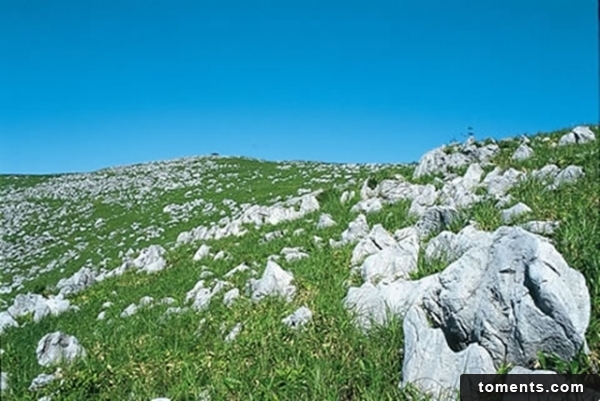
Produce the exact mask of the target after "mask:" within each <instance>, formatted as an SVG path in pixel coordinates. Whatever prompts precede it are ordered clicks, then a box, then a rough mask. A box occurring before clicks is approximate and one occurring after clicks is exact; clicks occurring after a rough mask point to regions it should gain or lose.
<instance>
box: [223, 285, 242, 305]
mask: <svg viewBox="0 0 600 401" xmlns="http://www.w3.org/2000/svg"><path fill="white" fill-rule="evenodd" d="M239 297H240V290H238V289H237V288H232V289H231V290H229V291H227V292H226V293H225V295H223V304H224V305H225V306H231V305H232V304H233V302H234V301H235V300H236V299H238V298H239Z"/></svg>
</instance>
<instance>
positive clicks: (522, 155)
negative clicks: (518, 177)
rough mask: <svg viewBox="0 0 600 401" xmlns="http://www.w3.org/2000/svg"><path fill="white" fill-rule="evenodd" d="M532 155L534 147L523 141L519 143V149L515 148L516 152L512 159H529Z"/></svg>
mask: <svg viewBox="0 0 600 401" xmlns="http://www.w3.org/2000/svg"><path fill="white" fill-rule="evenodd" d="M531 156H533V149H531V148H530V147H529V146H527V145H526V144H525V143H522V144H521V145H519V147H518V148H517V150H515V153H513V155H512V159H513V160H518V161H522V160H527V159H529V158H530V157H531Z"/></svg>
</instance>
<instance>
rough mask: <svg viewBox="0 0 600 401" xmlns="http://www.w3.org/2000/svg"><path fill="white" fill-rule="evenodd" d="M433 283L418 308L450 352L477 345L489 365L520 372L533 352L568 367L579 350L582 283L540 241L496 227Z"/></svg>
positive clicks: (585, 318) (586, 307) (583, 320)
mask: <svg viewBox="0 0 600 401" xmlns="http://www.w3.org/2000/svg"><path fill="white" fill-rule="evenodd" d="M439 279H440V283H441V289H440V290H439V291H438V292H437V293H436V294H435V295H427V296H426V297H425V299H424V305H425V307H426V310H427V311H428V312H429V314H430V317H431V319H432V320H433V321H434V323H435V325H436V326H438V327H441V328H442V329H443V331H444V333H445V336H446V341H447V342H448V344H449V345H450V347H451V348H452V349H453V350H455V351H460V350H462V349H465V348H466V347H468V346H469V345H470V344H473V343H477V344H479V345H481V346H483V347H484V348H485V349H487V350H488V352H489V353H490V355H491V356H492V359H493V360H494V362H495V363H496V364H497V365H499V364H500V363H512V364H515V365H522V366H528V364H529V363H530V362H531V361H532V360H534V359H535V358H536V357H537V353H538V352H539V351H544V352H547V353H554V354H556V355H558V356H559V357H561V358H563V359H565V360H570V359H571V358H572V357H573V356H574V355H575V354H576V353H577V352H578V351H579V350H580V349H581V348H582V347H583V346H584V345H585V338H584V333H585V330H586V328H587V325H588V322H589V317H590V298H589V294H588V290H587V287H586V284H585V279H584V278H583V276H582V275H581V273H579V272H578V271H576V270H574V269H572V268H570V267H569V266H568V265H567V263H566V262H565V260H564V259H563V258H562V256H561V255H560V254H559V253H558V252H557V251H556V250H555V249H554V247H553V246H552V244H551V243H550V242H548V241H547V240H546V239H544V238H543V237H540V236H537V235H534V234H531V233H528V232H527V231H525V230H523V229H521V228H519V227H501V228H499V229H498V230H496V231H495V232H494V233H493V235H492V236H491V240H490V241H489V242H488V243H486V244H484V246H475V247H473V248H471V249H470V250H469V251H468V252H466V253H465V254H464V255H463V256H462V257H461V258H460V259H458V260H457V261H456V262H454V263H452V264H451V265H450V266H448V267H447V268H446V269H445V270H444V271H443V272H441V273H440V278H439Z"/></svg>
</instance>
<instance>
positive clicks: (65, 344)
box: [35, 331, 86, 366]
mask: <svg viewBox="0 0 600 401" xmlns="http://www.w3.org/2000/svg"><path fill="white" fill-rule="evenodd" d="M35 352H36V356H37V361H38V363H39V364H40V365H41V366H50V365H55V364H57V363H60V362H63V361H65V362H72V361H73V360H75V359H76V358H80V357H82V358H83V357H85V356H86V351H85V349H84V348H83V347H82V346H81V345H80V344H79V341H77V338H75V337H74V336H70V335H67V334H64V333H61V332H60V331H55V332H53V333H49V334H46V335H45V336H44V337H42V339H41V340H40V341H39V343H38V345H37V349H36V351H35Z"/></svg>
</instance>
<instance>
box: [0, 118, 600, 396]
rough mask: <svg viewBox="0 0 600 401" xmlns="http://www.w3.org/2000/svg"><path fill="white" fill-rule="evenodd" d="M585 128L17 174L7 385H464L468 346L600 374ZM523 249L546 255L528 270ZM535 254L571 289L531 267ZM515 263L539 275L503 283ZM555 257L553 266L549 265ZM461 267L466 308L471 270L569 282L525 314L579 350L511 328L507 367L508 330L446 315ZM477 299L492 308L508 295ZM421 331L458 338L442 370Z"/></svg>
mask: <svg viewBox="0 0 600 401" xmlns="http://www.w3.org/2000/svg"><path fill="white" fill-rule="evenodd" d="M592 131H593V133H595V135H596V136H597V135H598V128H597V127H593V128H592ZM570 132H571V130H570V129H569V130H562V131H557V132H553V133H549V134H539V135H536V136H532V137H529V138H525V137H524V138H519V139H509V140H505V141H500V142H498V143H496V142H494V141H492V140H487V141H484V142H474V141H472V140H469V141H467V142H466V143H464V144H452V145H449V146H444V147H441V148H439V149H436V150H434V151H432V152H429V153H428V154H426V155H425V156H424V157H423V158H422V159H421V161H420V162H419V164H418V165H416V166H415V165H337V164H336V165H334V164H323V163H305V162H293V163H271V162H264V161H258V160H251V159H242V158H220V157H205V158H187V159H178V160H173V161H166V162H158V163H149V164H142V165H135V166H127V167H119V168H111V169H105V170H101V171H98V172H95V173H90V174H68V175H59V176H47V177H46V176H2V177H0V198H1V199H2V204H1V206H0V211H1V213H2V233H1V235H2V237H1V242H0V252H1V254H2V256H3V258H2V260H1V261H0V263H1V265H0V348H1V349H2V351H0V354H1V355H0V358H1V359H0V361H1V364H0V371H2V372H3V376H2V384H3V386H4V389H3V390H2V391H3V393H2V394H3V399H15V400H28V399H32V400H37V399H40V398H41V397H43V396H49V397H52V399H54V400H83V399H98V400H113V399H132V400H150V399H153V398H156V397H169V398H170V399H171V400H197V399H213V400H220V399H230V400H236V399H239V400H242V399H244V400H245V399H260V400H263V399H326V400H351V399H367V400H369V399H371V400H381V399H398V398H403V397H405V396H410V395H414V394H417V393H418V392H419V391H434V392H435V391H438V390H440V389H439V388H435V386H434V387H427V386H426V385H422V384H419V383H418V380H417V379H423V378H427V377H429V376H431V377H430V378H431V379H435V380H442V379H443V380H449V382H448V383H449V387H452V385H451V382H452V380H454V379H455V376H456V372H448V371H444V369H446V370H448V369H450V367H451V366H455V365H453V364H457V363H458V364H461V363H462V362H464V360H463V359H461V358H463V355H464V353H465V352H467V351H468V352H478V353H479V354H477V355H480V356H481V358H482V359H481V361H480V362H479V363H478V364H475V365H476V366H474V369H480V370H481V371H490V370H492V371H498V370H500V371H504V370H507V369H510V368H511V367H512V366H516V365H521V366H523V367H526V368H534V367H540V366H541V367H544V368H547V369H553V370H555V371H560V372H573V373H580V372H597V366H598V361H599V359H598V358H599V356H600V354H599V353H600V327H599V322H600V282H599V281H598V272H599V271H600V252H599V251H598V249H597V248H598V244H599V243H600V227H599V221H600V219H599V217H600V216H599V213H600V212H599V208H598V206H599V201H600V188H599V182H600V179H599V174H598V173H599V172H598V160H599V159H598V157H599V154H598V145H597V144H598V141H596V140H589V141H588V140H586V138H588V137H589V134H590V131H588V130H586V129H581V128H577V129H576V130H575V133H571V134H569V133H570ZM570 142H573V143H570ZM548 165H555V167H554V168H553V167H548ZM520 203H522V204H523V205H520V206H517V207H516V208H513V206H514V205H518V204H520ZM361 216H362V217H361ZM531 222H537V223H531ZM517 227H522V228H523V229H521V228H517ZM531 232H536V233H537V235H534V234H531ZM544 238H547V239H548V240H549V241H546V240H545V239H544ZM499 243H500V244H505V247H504V248H502V247H501V245H497V244H499ZM517 244H520V245H519V246H517ZM502 246H504V245H502ZM528 247H529V248H528ZM555 251H556V252H555ZM532 252H533V254H534V255H533V256H531V255H530V254H531V253H532ZM465 255H466V256H465ZM477 255H479V256H477ZM498 255H500V256H498ZM523 255H530V256H528V257H529V258H530V259H531V260H533V261H535V263H533V262H531V263H529V262H526V263H525V264H523V266H522V269H523V271H520V270H519V269H521V267H520V266H521V265H519V263H521V262H515V261H516V260H521V259H523V258H524V257H522V256H523ZM474 257H481V258H482V259H477V261H478V262H477V263H474V262H468V260H475V259H473V258H474ZM511 258H512V259H511ZM494 261H497V263H496V262H494ZM538 261H539V263H540V264H541V265H544V263H545V264H546V265H547V266H548V265H552V267H553V269H554V270H555V271H560V272H562V276H561V277H563V278H561V280H563V279H564V277H566V276H568V277H570V281H569V286H572V287H573V288H571V289H569V290H565V289H564V288H565V287H568V286H566V285H565V283H564V282H563V281H560V282H558V281H557V282H556V283H555V284H553V285H554V286H553V287H552V286H550V287H547V286H545V284H540V285H538V286H536V284H535V283H534V284H531V281H532V280H533V281H535V280H534V278H535V277H537V276H535V274H534V273H532V271H534V270H535V268H536V267H535V266H537V264H536V263H537V262H538ZM484 265H485V266H486V267H485V269H483V268H481V266H484ZM497 265H498V266H497ZM507 266H512V268H513V273H514V272H516V273H515V274H516V276H519V274H522V275H524V277H525V278H523V279H522V280H521V281H520V282H519V283H518V284H519V285H522V286H523V288H525V290H524V291H525V292H526V293H522V294H517V295H515V294H512V293H511V294H509V293H508V292H506V293H503V292H502V291H508V290H506V289H505V288H504V287H502V288H500V287H494V285H495V284H489V283H488V282H490V281H493V280H491V279H489V277H491V276H489V275H490V274H492V273H489V272H490V271H491V270H493V269H499V271H504V270H502V269H505V268H506V267H507ZM234 268H237V269H236V270H235V271H232V269H234ZM481 269H483V270H481ZM540 269H541V270H540V272H539V273H536V274H539V275H540V277H541V279H540V280H541V282H543V283H545V282H547V281H548V280H549V279H548V277H550V276H548V274H552V273H549V272H546V271H545V270H543V269H542V268H540ZM561 269H562V270H561ZM536 271H537V270H536ZM440 272H444V273H440ZM577 272H580V273H581V277H582V282H581V283H579V282H578V277H580V276H579V273H577ZM440 274H445V275H444V276H440ZM452 274H454V275H456V276H457V278H451V275H452ZM494 274H496V273H494ZM498 274H499V273H498ZM473 275H479V276H480V279H477V280H479V281H477V280H476V279H473V278H472V277H473ZM479 276H478V277H479ZM488 276H489V277H488ZM440 277H442V279H441V280H440ZM494 277H496V276H494ZM498 277H504V276H498ZM452 280H457V281H456V283H457V284H456V285H454V284H453V283H454V282H453V281H452ZM556 280H558V278H557V279H556ZM517 281H518V280H517ZM448 283H449V284H448ZM482 283H488V284H486V285H489V287H486V286H485V285H483V284H482ZM453 285H454V287H453ZM457 285H458V286H460V287H468V286H469V285H473V288H474V290H473V291H474V292H472V293H470V294H466V295H464V294H463V295H464V297H463V298H462V300H461V302H465V303H467V304H468V302H469V300H470V299H471V298H473V297H475V295H473V294H475V293H476V291H475V288H483V290H480V291H479V292H477V294H478V295H477V296H479V297H483V298H480V299H479V301H481V300H482V299H487V298H486V297H487V296H489V294H492V293H494V294H496V295H498V294H497V292H498V291H500V293H499V295H498V296H497V298H499V299H501V300H500V301H498V302H500V303H502V302H503V301H502V299H504V298H507V299H508V298H510V297H518V298H515V299H516V300H517V301H518V302H521V300H527V302H529V300H531V302H533V303H536V302H541V303H542V304H543V303H544V302H546V301H547V300H548V299H559V301H552V302H554V303H552V304H551V305H550V306H548V305H546V306H544V305H541V306H540V304H536V305H533V304H532V305H529V306H528V304H527V305H526V302H525V301H523V305H525V306H523V308H524V309H518V308H513V309H511V312H510V313H511V314H512V315H511V316H517V317H518V316H521V315H519V313H529V314H533V315H527V316H529V318H531V319H535V318H536V316H538V315H536V313H541V312H540V311H542V312H544V313H543V315H544V316H543V317H544V319H546V320H544V321H549V323H548V324H549V326H548V327H549V330H550V331H549V332H550V333H553V332H552V330H554V329H553V328H554V326H552V324H553V322H554V321H556V320H557V319H558V318H556V315H557V314H560V313H563V314H564V316H562V317H563V318H565V319H567V320H569V322H570V323H569V324H570V325H571V326H572V327H571V326H569V327H570V328H568V329H564V333H566V334H565V335H567V336H568V337H569V338H568V340H569V341H567V342H569V344H571V346H572V347H571V348H572V349H571V348H569V349H567V350H565V349H559V348H560V347H559V348H556V347H554V345H553V343H552V341H554V340H552V341H551V340H549V338H551V337H552V336H551V335H549V337H547V338H546V339H539V338H537V337H536V334H535V333H532V332H531V330H530V329H527V330H526V329H523V330H524V331H523V333H526V335H525V336H524V337H527V336H529V337H527V338H529V340H530V342H528V343H527V344H525V345H524V344H523V343H518V344H516V345H515V346H519V347H521V348H522V349H526V350H527V351H523V353H521V354H518V355H517V354H511V353H510V352H509V351H506V352H508V354H506V355H505V354H502V355H501V356H502V357H503V358H506V360H507V361H508V364H506V363H499V362H498V358H499V357H500V354H498V353H497V351H496V350H495V348H494V345H493V341H492V340H490V338H492V337H494V336H497V334H498V333H496V332H493V330H492V329H489V328H486V326H485V324H484V325H483V326H482V327H483V328H481V327H480V328H478V329H477V330H480V332H481V333H482V334H481V335H479V336H478V335H476V334H474V330H475V329H473V330H471V331H469V330H467V331H466V332H461V330H458V329H456V328H453V327H452V325H451V324H450V323H449V322H448V321H447V317H445V316H446V315H447V314H448V313H449V312H448V311H455V310H454V309H452V308H453V306H452V304H451V303H448V302H446V301H445V299H446V298H447V297H446V298H444V297H445V295H444V294H446V295H448V294H449V295H448V297H450V296H451V295H454V294H456V293H457V292H456V291H458V293H460V290H461V289H460V288H456V286H457ZM578 285H579V287H577V286H578ZM582 286H583V287H582ZM509 287H510V288H513V286H512V285H511V286H509ZM507 288H508V287H507ZM519 288H520V287H519ZM561 288H562V289H561ZM582 289H585V291H583V290H582ZM580 290H581V291H580ZM453 291H454V292H453ZM482 291H483V292H482ZM486 291H487V292H486ZM544 291H546V292H549V293H550V295H549V296H548V297H545V295H544ZM553 291H554V292H553ZM584 292H585V293H588V294H589V297H588V298H586V297H585V296H583V295H581V296H579V295H576V293H582V294H583V293H584ZM19 294H20V295H19ZM27 294H28V295H27ZM32 294H35V295H32ZM556 294H558V295H556ZM510 299H511V300H512V301H515V299H513V298H510ZM490 302H491V303H492V304H493V302H495V301H494V300H492V301H490ZM515 302H516V301H515ZM480 303H482V302H480ZM483 303H485V302H483ZM302 307H306V308H302ZM527 308H529V309H527ZM586 308H587V309H586ZM466 309H468V308H466ZM298 310H299V312H298V313H297V314H296V315H292V316H290V315H291V314H293V313H294V312H296V311H298ZM523 310H526V312H523ZM561 311H562V312H561ZM460 313H463V311H462V310H459V311H457V314H460ZM473 313H475V315H476V316H478V319H479V318H481V319H484V323H485V319H487V318H488V317H489V314H490V313H491V312H490V311H483V310H482V309H476V310H473ZM419 314H422V315H423V316H425V315H427V319H428V322H429V323H428V324H426V325H425V326H423V327H420V326H419V325H418V324H417V323H415V322H417V321H419V316H421V315H419ZM457 316H458V315H457ZM482 316H484V317H482ZM523 316H525V315H523ZM287 317H289V318H288V319H286V318H287ZM504 317H506V316H504V315H499V316H494V317H493V318H490V319H492V320H491V322H493V323H495V324H496V323H497V324H500V323H502V322H503V320H502V319H503V318H504ZM456 318H457V319H458V318H459V317H456ZM548 319H550V320H548ZM553 319H554V320H553ZM403 320H404V323H403ZM407 321H409V323H407ZM519 324H520V323H515V322H513V323H511V324H510V325H509V326H507V328H506V330H507V332H513V331H514V330H521V329H522V327H521V326H519ZM411 325H412V326H411ZM415 330H416V332H415ZM486 330H487V331H486ZM569 330H570V331H569ZM54 332H61V333H64V334H66V335H68V336H73V337H74V338H70V337H66V336H63V337H61V339H60V340H61V341H62V343H63V345H64V346H66V345H67V343H69V341H73V342H72V343H71V344H70V348H68V350H69V351H73V355H76V354H77V352H76V351H77V349H78V346H77V343H75V342H74V339H76V340H77V342H78V344H79V346H80V347H81V348H82V349H84V350H85V351H84V352H85V357H75V358H74V359H73V361H72V362H69V361H68V360H66V359H63V361H62V362H60V363H59V365H60V366H59V370H58V373H57V374H55V372H57V368H56V367H55V366H53V363H51V359H52V349H53V345H52V344H51V341H50V340H51V339H48V337H45V339H48V341H47V342H46V343H44V342H43V341H42V342H41V344H40V345H39V346H38V344H39V343H40V341H41V340H42V339H43V338H44V336H45V335H47V334H49V333H54ZM424 333H427V335H431V338H432V339H435V338H438V340H439V338H441V339H442V340H444V341H441V342H439V341H438V340H435V341H434V340H432V341H433V342H432V343H431V344H434V345H435V344H437V345H436V346H439V347H440V348H439V355H436V357H439V356H440V355H445V358H446V357H447V359H444V361H445V362H447V364H448V365H443V364H442V365H437V366H441V367H440V368H439V369H438V370H440V371H439V372H431V371H429V372H427V369H425V368H424V367H423V366H425V367H426V366H428V362H427V358H429V357H431V355H429V356H428V353H427V352H428V351H426V350H425V351H424V350H422V349H421V348H420V347H422V344H421V343H419V342H418V341H417V340H416V339H415V335H416V336H417V337H418V336H419V335H421V336H424V335H425V334H424ZM486 333H487V334H486ZM556 335H557V336H559V334H556ZM579 335H585V337H581V339H578V336H579ZM436 336H437V337H436ZM440 336H441V337H440ZM509 337H510V336H509ZM498 338H500V337H498ZM552 338H554V337H552ZM558 338H559V337H556V338H555V340H556V339H558ZM436 341H438V342H436ZM502 341H503V342H504V343H503V344H504V346H506V348H507V349H510V347H511V346H512V345H511V344H513V343H514V342H515V341H516V340H514V338H513V337H510V338H508V337H507V338H506V339H502ZM562 341H563V342H564V339H563V340H562ZM583 342H586V343H587V345H588V347H589V349H590V352H589V353H588V354H587V355H586V354H584V353H582V352H580V348H581V347H582V346H583ZM507 344H508V345H507ZM513 345H514V344H513ZM473 347H474V348H473ZM528 347H529V348H528ZM553 347H554V348H553ZM36 348H37V350H36ZM58 348H60V346H59V347H58ZM473 349H476V350H477V351H473ZM419 350H421V351H422V352H424V353H422V354H421V353H419V352H421V351H419ZM553 351H557V353H558V354H560V353H561V352H562V353H563V354H562V358H557V357H552V356H550V355H549V354H550V353H551V352H553ZM57 352H58V351H57ZM63 352H64V350H63ZM82 352H83V351H82ZM414 352H416V353H414ZM431 352H434V351H433V350H432V351H431ZM503 352H504V351H503ZM540 352H542V353H541V354H540ZM413 353H414V354H413ZM409 354H410V355H409ZM65 355H66V354H65ZM414 355H418V357H414ZM531 355H536V358H533V359H532V358H531ZM543 355H547V356H543ZM559 356H561V355H559ZM44 358H46V359H44ZM415 358H417V359H418V363H416V362H414V363H413V362H411V360H416V359H415ZM486 358H487V359H486ZM488 359H489V360H488ZM561 359H562V360H561ZM564 359H568V361H563V360H564ZM44 361H47V362H48V364H47V366H42V365H46V364H45V363H44ZM461 361H462V362H461ZM486 361H487V362H486ZM438 363H439V359H438ZM525 365H526V366H525ZM419 366H420V367H419ZM432 366H435V365H432ZM460 366H465V365H464V364H463V365H460ZM430 370H431V369H430ZM434 370H435V369H434ZM42 373H45V374H48V375H52V374H55V380H51V379H52V377H51V376H38V375H40V374H42ZM427 375H429V376H427ZM36 377H37V382H36V381H34V378H36ZM32 381H33V382H32ZM46 382H47V383H46ZM36 383H37V384H36ZM400 383H402V385H400V386H399V384H400Z"/></svg>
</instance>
